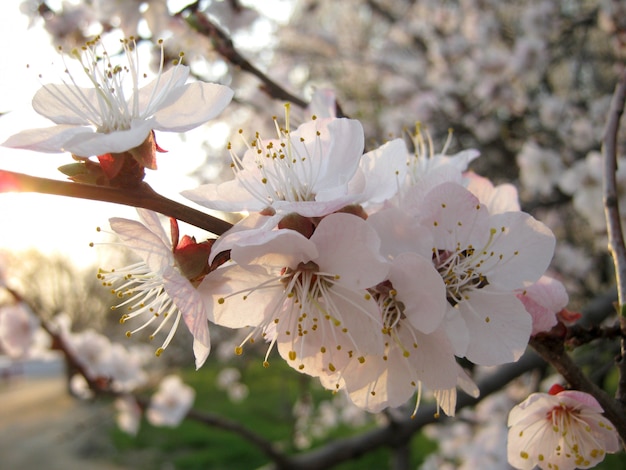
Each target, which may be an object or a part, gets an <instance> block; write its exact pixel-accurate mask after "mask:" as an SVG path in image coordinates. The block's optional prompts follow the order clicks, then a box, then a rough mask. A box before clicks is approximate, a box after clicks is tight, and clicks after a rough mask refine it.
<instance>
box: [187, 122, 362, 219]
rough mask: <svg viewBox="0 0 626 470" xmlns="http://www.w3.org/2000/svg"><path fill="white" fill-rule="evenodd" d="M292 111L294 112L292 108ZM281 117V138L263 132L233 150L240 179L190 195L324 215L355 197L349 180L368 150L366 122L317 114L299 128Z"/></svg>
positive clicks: (227, 204) (215, 204) (204, 201)
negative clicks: (244, 148) (239, 149)
mask: <svg viewBox="0 0 626 470" xmlns="http://www.w3.org/2000/svg"><path fill="white" fill-rule="evenodd" d="M287 116H289V113H287ZM275 123H276V130H277V133H278V139H271V140H263V139H262V138H261V136H260V135H257V136H256V138H255V139H254V141H253V142H252V143H251V144H248V150H247V151H246V152H245V154H244V155H243V157H239V156H238V155H237V154H236V153H235V152H234V150H231V157H232V160H233V163H232V165H231V167H232V169H233V172H234V173H235V179H233V180H231V181H227V182H225V183H221V184H206V185H202V186H200V187H199V188H196V189H194V190H189V191H184V192H183V193H182V194H183V196H185V197H187V198H188V199H190V200H192V201H194V202H196V203H198V204H201V205H204V206H206V207H209V208H210V209H217V210H222V211H230V212H237V211H262V210H264V209H265V208H267V207H271V208H272V209H273V210H274V211H275V212H278V213H280V214H287V213H290V212H296V213H298V214H301V215H303V216H305V217H318V216H323V215H326V214H329V213H331V212H334V211H336V210H338V209H340V208H341V207H343V206H345V205H347V204H350V203H352V202H354V201H355V200H356V199H357V198H356V196H355V195H352V194H349V192H348V183H349V181H350V179H351V178H352V177H353V176H354V174H355V172H356V171H357V168H358V165H359V160H360V158H361V154H362V152H363V145H364V135H363V128H362V126H361V124H360V123H359V122H358V121H356V120H353V119H345V118H342V119H335V118H325V119H312V120H310V121H307V122H305V123H304V124H302V125H300V127H298V128H297V129H296V130H295V131H291V130H290V129H289V122H288V119H287V123H286V125H285V127H284V128H282V127H280V126H279V125H278V122H275Z"/></svg>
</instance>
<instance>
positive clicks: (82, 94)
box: [33, 84, 100, 126]
mask: <svg viewBox="0 0 626 470" xmlns="http://www.w3.org/2000/svg"><path fill="white" fill-rule="evenodd" d="M33 109H34V110H35V111H37V112H38V113H39V114H41V115H42V116H45V117H47V118H48V119H50V120H52V121H54V122H55V123H56V124H73V125H77V126H85V125H90V124H92V125H93V124H96V123H95V122H94V120H96V119H97V118H98V116H99V115H100V112H99V106H98V98H97V93H96V90H94V89H93V88H82V87H78V86H74V85H66V84H64V85H55V84H49V85H45V86H43V87H41V88H40V89H39V90H37V93H35V96H34V97H33Z"/></svg>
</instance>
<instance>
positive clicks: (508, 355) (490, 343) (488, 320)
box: [457, 287, 532, 366]
mask: <svg viewBox="0 0 626 470" xmlns="http://www.w3.org/2000/svg"><path fill="white" fill-rule="evenodd" d="M488 290H489V288H488V287H486V288H484V289H481V290H477V291H474V292H472V293H471V295H470V297H469V299H467V300H464V301H462V302H461V303H459V304H458V305H457V308H458V310H459V313H460V315H462V316H463V319H464V320H465V323H466V324H467V328H468V330H469V335H470V342H469V345H468V347H467V353H466V354H465V357H467V358H468V359H469V360H470V361H472V362H474V363H476V364H479V365H483V366H494V365H499V364H505V363H507V362H514V361H517V360H518V359H519V358H520V357H521V355H522V354H523V353H524V351H525V350H526V346H527V345H528V339H529V337H530V332H531V330H532V320H531V317H530V314H529V313H528V312H527V311H526V309H525V308H524V305H523V304H522V302H521V301H520V300H518V299H517V297H515V296H514V295H513V294H501V295H498V294H497V293H495V292H493V291H488Z"/></svg>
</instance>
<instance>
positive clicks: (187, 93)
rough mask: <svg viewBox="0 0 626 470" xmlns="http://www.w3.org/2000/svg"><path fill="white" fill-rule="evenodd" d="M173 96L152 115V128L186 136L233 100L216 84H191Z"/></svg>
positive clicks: (231, 95)
mask: <svg viewBox="0 0 626 470" xmlns="http://www.w3.org/2000/svg"><path fill="white" fill-rule="evenodd" d="M180 90H181V91H180V92H178V93H176V96H175V98H176V99H175V100H172V99H170V100H168V102H167V103H165V105H164V106H162V107H160V109H159V110H158V111H157V112H156V113H155V114H154V126H153V128H154V129H156V130H161V131H170V132H185V131H188V130H190V129H193V128H195V127H198V126H199V125H200V124H204V123H205V122H207V121H209V120H210V119H213V118H214V117H216V116H217V115H218V114H219V113H221V112H222V111H223V110H224V108H225V107H226V105H228V103H230V100H231V99H232V98H233V94H234V92H233V90H231V89H230V88H228V87H227V86H224V85H218V84H216V83H204V82H194V83H190V84H188V85H185V86H184V87H181V89H180Z"/></svg>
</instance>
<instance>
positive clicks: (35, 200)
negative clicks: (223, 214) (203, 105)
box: [0, 0, 229, 266]
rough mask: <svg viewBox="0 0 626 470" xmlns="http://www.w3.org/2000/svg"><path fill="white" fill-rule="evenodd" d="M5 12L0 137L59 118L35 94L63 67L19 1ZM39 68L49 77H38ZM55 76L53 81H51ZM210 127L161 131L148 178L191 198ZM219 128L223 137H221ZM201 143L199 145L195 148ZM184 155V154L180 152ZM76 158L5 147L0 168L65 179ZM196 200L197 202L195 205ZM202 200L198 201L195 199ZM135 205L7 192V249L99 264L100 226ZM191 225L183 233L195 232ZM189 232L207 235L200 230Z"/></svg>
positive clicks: (3, 200)
mask: <svg viewBox="0 0 626 470" xmlns="http://www.w3.org/2000/svg"><path fill="white" fill-rule="evenodd" d="M9 3H10V4H14V5H15V6H14V7H11V6H9V4H7V5H6V6H5V7H4V8H3V15H0V41H1V44H3V46H2V47H1V48H0V90H2V92H0V112H1V113H5V114H3V115H2V116H1V117H0V143H1V142H4V141H5V140H6V139H7V138H8V137H9V136H11V135H12V134H14V133H16V132H18V131H20V130H22V129H27V128H37V127H47V126H49V125H51V124H52V123H51V122H50V121H48V120H47V119H45V118H43V117H41V116H39V115H37V114H36V113H35V112H34V111H33V110H32V107H31V99H32V96H33V95H34V93H35V92H36V91H37V89H39V88H40V86H41V84H42V83H43V82H47V81H50V82H57V83H58V81H59V80H55V79H53V78H54V77H55V75H56V77H61V74H62V71H63V68H62V62H61V61H60V59H59V57H58V54H57V53H56V51H54V49H53V47H52V46H51V45H50V41H49V37H48V35H47V34H46V33H45V31H43V30H41V28H32V29H28V19H27V17H26V16H24V15H22V14H21V13H20V12H19V3H20V1H19V0H10V2H9ZM39 74H42V75H43V78H39ZM46 78H50V80H46ZM213 131H215V134H216V135H215V140H217V142H214V145H218V146H223V145H225V144H226V140H227V139H228V137H229V135H225V134H226V133H227V132H229V131H228V129H226V130H225V129H224V128H223V127H220V126H219V125H218V124H216V125H214V127H213ZM207 132H209V133H210V132H211V130H210V129H209V130H208V131H207V129H206V128H204V129H195V130H192V131H190V132H187V133H186V134H185V136H184V140H182V139H181V136H178V135H176V134H168V133H159V135H158V136H157V139H158V143H159V145H160V146H161V147H162V148H164V149H167V150H168V153H166V154H159V155H158V157H157V158H158V160H157V162H158V165H159V170H158V171H150V170H147V176H146V181H147V182H148V183H149V184H150V185H151V186H152V187H153V188H154V189H155V190H156V191H157V192H160V193H161V194H163V195H164V196H166V197H169V198H171V199H175V200H178V201H180V202H184V203H187V204H191V203H189V202H188V201H186V200H185V199H184V198H183V197H182V196H180V195H179V192H180V191H182V190H185V189H191V188H193V187H195V185H196V183H195V182H194V180H192V179H191V178H189V177H187V176H185V175H187V174H189V173H190V172H191V171H193V170H194V169H195V168H197V167H198V166H199V165H200V164H201V163H202V162H203V160H204V155H203V152H198V151H197V148H198V145H199V144H200V142H201V141H202V140H203V139H204V138H206V137H207ZM218 134H219V136H218ZM220 136H221V138H223V139H224V142H223V143H221V145H220V142H219V140H220ZM194 150H195V151H194ZM179 155H184V156H185V158H177V157H178V156H179ZM67 163H72V159H71V157H70V156H69V154H42V153H36V152H31V151H26V150H15V149H8V148H4V147H0V169H5V170H11V171H18V172H22V173H27V174H30V175H34V176H41V177H47V178H55V179H59V180H65V176H64V175H63V174H62V173H60V172H59V171H58V170H57V168H58V167H59V166H61V165H63V164H67ZM191 205H193V204H191ZM196 207H197V206H196ZM135 215H136V213H135V210H134V208H130V207H126V206H121V205H117V204H109V203H104V202H96V201H85V200H79V199H73V198H67V197H62V196H48V195H41V194H34V193H0V220H1V222H0V250H2V249H7V250H11V251H21V250H26V249H29V248H33V247H34V248H37V249H38V250H40V251H42V252H44V253H60V254H62V255H63V256H68V257H71V258H72V259H73V260H74V261H75V262H76V263H77V264H78V265H81V266H82V265H90V264H94V263H96V264H97V263H98V261H99V260H100V259H101V258H102V254H101V253H99V251H98V249H96V250H94V249H93V248H90V246H89V243H90V242H98V241H99V240H101V239H102V234H99V233H97V232H96V227H98V226H102V227H106V226H107V221H108V219H109V218H110V217H126V218H135ZM189 230H191V229H188V230H187V231H185V232H183V233H189ZM190 234H194V235H196V234H197V235H198V236H200V234H201V232H197V233H193V231H191V233H190Z"/></svg>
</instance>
